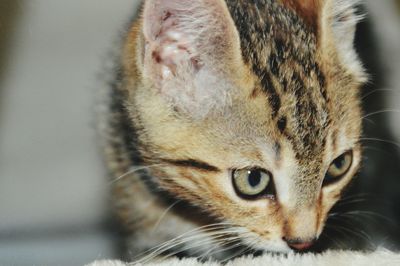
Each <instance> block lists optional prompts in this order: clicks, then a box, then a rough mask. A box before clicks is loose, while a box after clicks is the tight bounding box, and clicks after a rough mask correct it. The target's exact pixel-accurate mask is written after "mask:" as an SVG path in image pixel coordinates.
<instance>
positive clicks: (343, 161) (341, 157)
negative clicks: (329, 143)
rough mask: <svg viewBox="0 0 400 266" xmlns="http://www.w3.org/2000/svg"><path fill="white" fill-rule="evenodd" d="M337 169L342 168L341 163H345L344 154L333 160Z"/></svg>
mask: <svg viewBox="0 0 400 266" xmlns="http://www.w3.org/2000/svg"><path fill="white" fill-rule="evenodd" d="M333 163H334V164H335V166H336V168H337V169H342V167H343V165H344V164H345V157H344V155H342V156H340V157H339V158H337V159H336V160H335V161H333Z"/></svg>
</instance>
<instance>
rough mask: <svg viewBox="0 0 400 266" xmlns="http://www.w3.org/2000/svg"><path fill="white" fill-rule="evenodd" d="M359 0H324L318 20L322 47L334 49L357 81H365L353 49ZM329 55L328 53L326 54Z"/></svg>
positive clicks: (364, 75)
mask: <svg viewBox="0 0 400 266" xmlns="http://www.w3.org/2000/svg"><path fill="white" fill-rule="evenodd" d="M360 2H361V1H360V0H325V1H324V3H323V6H322V15H321V20H320V23H321V24H320V27H321V29H320V38H321V44H322V49H324V50H325V51H330V50H332V49H334V50H335V51H336V52H337V54H338V55H339V60H340V61H341V62H342V63H343V65H344V66H345V67H346V68H347V69H348V70H349V71H350V73H352V74H353V75H354V76H355V77H356V78H357V80H358V81H359V82H365V81H366V79H367V78H366V74H365V71H364V68H363V67H362V64H361V62H360V60H359V58H358V55H357V53H356V51H355V49H354V35H355V31H356V25H357V23H358V22H359V21H360V20H361V19H362V17H363V16H362V15H358V14H357V13H356V7H357V5H359V4H360ZM328 56H330V55H328Z"/></svg>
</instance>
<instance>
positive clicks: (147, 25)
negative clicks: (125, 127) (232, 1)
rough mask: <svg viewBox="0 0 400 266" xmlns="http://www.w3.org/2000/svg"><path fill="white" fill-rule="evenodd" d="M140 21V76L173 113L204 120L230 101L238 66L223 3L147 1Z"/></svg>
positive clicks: (233, 33)
mask: <svg viewBox="0 0 400 266" xmlns="http://www.w3.org/2000/svg"><path fill="white" fill-rule="evenodd" d="M142 22H143V35H144V41H145V45H144V56H143V76H144V78H145V79H146V81H148V82H150V83H151V87H153V88H156V89H157V90H158V92H159V95H161V97H163V98H164V99H165V100H166V101H167V102H169V103H170V104H172V105H173V108H174V109H175V110H180V111H183V112H186V113H188V114H190V115H191V116H196V117H204V116H205V115H206V114H207V113H208V112H209V111H210V110H212V109H215V108H216V107H221V106H224V105H226V104H227V102H229V95H230V93H231V92H230V90H231V89H232V87H233V86H231V85H232V84H229V82H231V81H232V80H233V78H238V74H237V73H241V72H243V71H241V69H240V68H241V66H242V65H243V63H242V57H241V51H240V40H239V35H238V32H237V30H236V27H235V25H234V22H233V20H232V18H231V16H230V13H229V11H228V8H227V6H226V3H225V1H224V0H147V1H145V5H144V10H143V13H142Z"/></svg>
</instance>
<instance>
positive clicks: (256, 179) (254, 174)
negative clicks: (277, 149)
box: [249, 170, 261, 187]
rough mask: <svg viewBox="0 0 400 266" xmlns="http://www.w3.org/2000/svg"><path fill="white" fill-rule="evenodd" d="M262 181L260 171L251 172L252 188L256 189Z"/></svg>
mask: <svg viewBox="0 0 400 266" xmlns="http://www.w3.org/2000/svg"><path fill="white" fill-rule="evenodd" d="M260 181H261V173H260V171H254V170H253V171H249V184H250V186H252V187H256V186H257V185H258V184H260Z"/></svg>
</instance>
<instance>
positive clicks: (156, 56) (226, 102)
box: [106, 0, 365, 254]
mask: <svg viewBox="0 0 400 266" xmlns="http://www.w3.org/2000/svg"><path fill="white" fill-rule="evenodd" d="M356 3H357V2H356V1H352V0H348V1H346V0H341V1H333V0H325V1H323V0H320V1H311V0H309V1H296V0H290V1H289V0H281V1H278V0H254V1H245V0H227V1H226V2H224V1H222V0H217V1H209V0H194V1H176V0H170V1H163V2H160V1H159V0H148V1H147V2H146V3H145V4H144V9H143V10H144V11H143V12H142V16H141V17H140V18H139V19H138V20H136V21H135V22H134V23H133V24H132V25H130V28H129V33H128V34H127V36H126V39H125V45H124V49H123V52H122V53H121V58H120V59H121V60H120V61H121V66H120V68H119V71H118V73H119V75H118V76H117V80H118V82H115V83H114V84H113V86H112V90H111V92H110V98H111V99H112V101H111V104H110V110H109V114H108V123H109V124H108V129H107V130H108V134H107V137H106V138H107V140H108V145H107V146H106V154H107V159H108V162H109V166H110V169H111V172H112V173H113V175H114V176H115V177H116V178H117V180H116V181H115V183H114V197H115V209H116V211H117V213H118V215H119V217H120V218H121V220H122V221H123V222H124V223H125V225H126V227H127V228H128V229H129V230H130V231H131V232H132V233H133V237H134V241H133V242H132V245H131V251H132V252H133V253H139V252H140V251H143V250H144V249H146V248H149V247H151V246H152V245H155V244H157V243H159V242H163V241H167V240H169V239H171V238H173V237H175V236H177V235H179V234H182V233H184V232H185V231H187V230H190V229H193V228H196V227H197V226H199V225H204V224H207V223H215V222H218V221H224V222H226V223H228V224H229V225H230V226H231V227H232V228H236V229H235V230H236V231H235V234H239V235H240V236H241V239H242V242H243V243H244V244H249V245H252V246H253V247H254V248H256V249H262V250H275V251H288V246H287V244H286V243H285V242H284V241H283V240H282V239H283V238H290V239H311V238H314V237H317V236H318V235H319V234H320V233H321V231H322V229H323V226H324V221H325V219H326V216H327V213H328V211H329V209H330V208H331V207H332V206H333V204H334V203H335V202H336V201H337V200H338V198H339V197H340V194H341V191H342V190H343V189H344V187H345V186H346V185H347V184H348V183H349V182H350V180H351V178H352V176H353V175H354V173H355V172H356V171H357V168H358V165H359V162H360V158H361V148H360V146H359V137H360V134H361V109H360V99H359V87H360V85H361V83H362V82H363V81H364V79H365V78H364V72H363V70H362V67H361V64H360V63H359V62H358V60H357V58H356V53H355V52H354V50H353V48H352V42H353V34H354V26H355V22H356V21H357V19H358V17H357V16H356V15H355V14H354V5H355V4H356ZM187 10H189V11H187ZM208 12H209V13H208ZM216 18H217V19H216ZM181 23H184V24H182V25H181ZM191 27H193V29H192V28H191ZM194 29H195V30H194ZM196 32H198V34H199V35H196V34H197V33H196ZM207 36H208V37H207ZM166 46H168V47H166ZM171 47H172V48H171ZM167 48H168V49H170V50H168V52H166V50H165V49H167ZM239 48H240V49H239ZM171 49H172V50H171ZM173 49H175V50H173ZM220 97H223V98H220ZM202 108H203V109H204V110H203V109H202ZM347 150H353V155H354V159H353V162H354V163H353V166H352V167H351V169H350V171H349V172H348V174H347V175H346V177H344V178H343V180H342V181H340V182H338V183H337V184H336V185H334V186H329V187H327V188H324V189H321V183H322V179H323V177H324V175H325V172H326V170H327V168H328V167H329V165H330V163H331V162H332V161H333V160H334V159H335V158H336V157H337V156H339V155H340V154H341V153H343V152H345V151H347ZM137 166H139V167H143V168H144V169H145V170H146V171H140V173H138V172H137V171H135V169H137V168H135V167H137ZM246 167H260V168H263V169H267V170H268V171H270V172H271V173H272V174H273V178H274V183H275V186H276V190H277V200H276V201H275V202H273V201H270V200H266V199H263V200H258V201H251V202H250V201H246V200H244V199H241V198H240V197H238V196H237V195H236V194H235V191H234V189H233V186H232V181H231V178H230V171H231V170H232V169H242V168H246ZM140 169H142V168H140ZM121 176H122V177H121ZM118 177H120V178H118ZM177 202H178V203H177ZM175 203H176V204H175ZM171 204H173V205H172V206H173V208H172V207H171V208H169V206H171ZM166 210H168V211H167V212H166ZM200 218H201V219H200ZM160 219H161V220H162V221H160ZM155 227H156V228H157V230H158V231H157V232H158V233H157V234H154V233H152V232H153V231H154V230H155V229H154V228H155ZM232 230H233V229H232ZM205 236H207V234H205ZM211 239H212V238H211ZM210 241H211V242H212V240H210ZM217 246H218V245H217ZM189 250H190V249H189ZM189 254H190V252H189ZM224 254H225V253H224Z"/></svg>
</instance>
